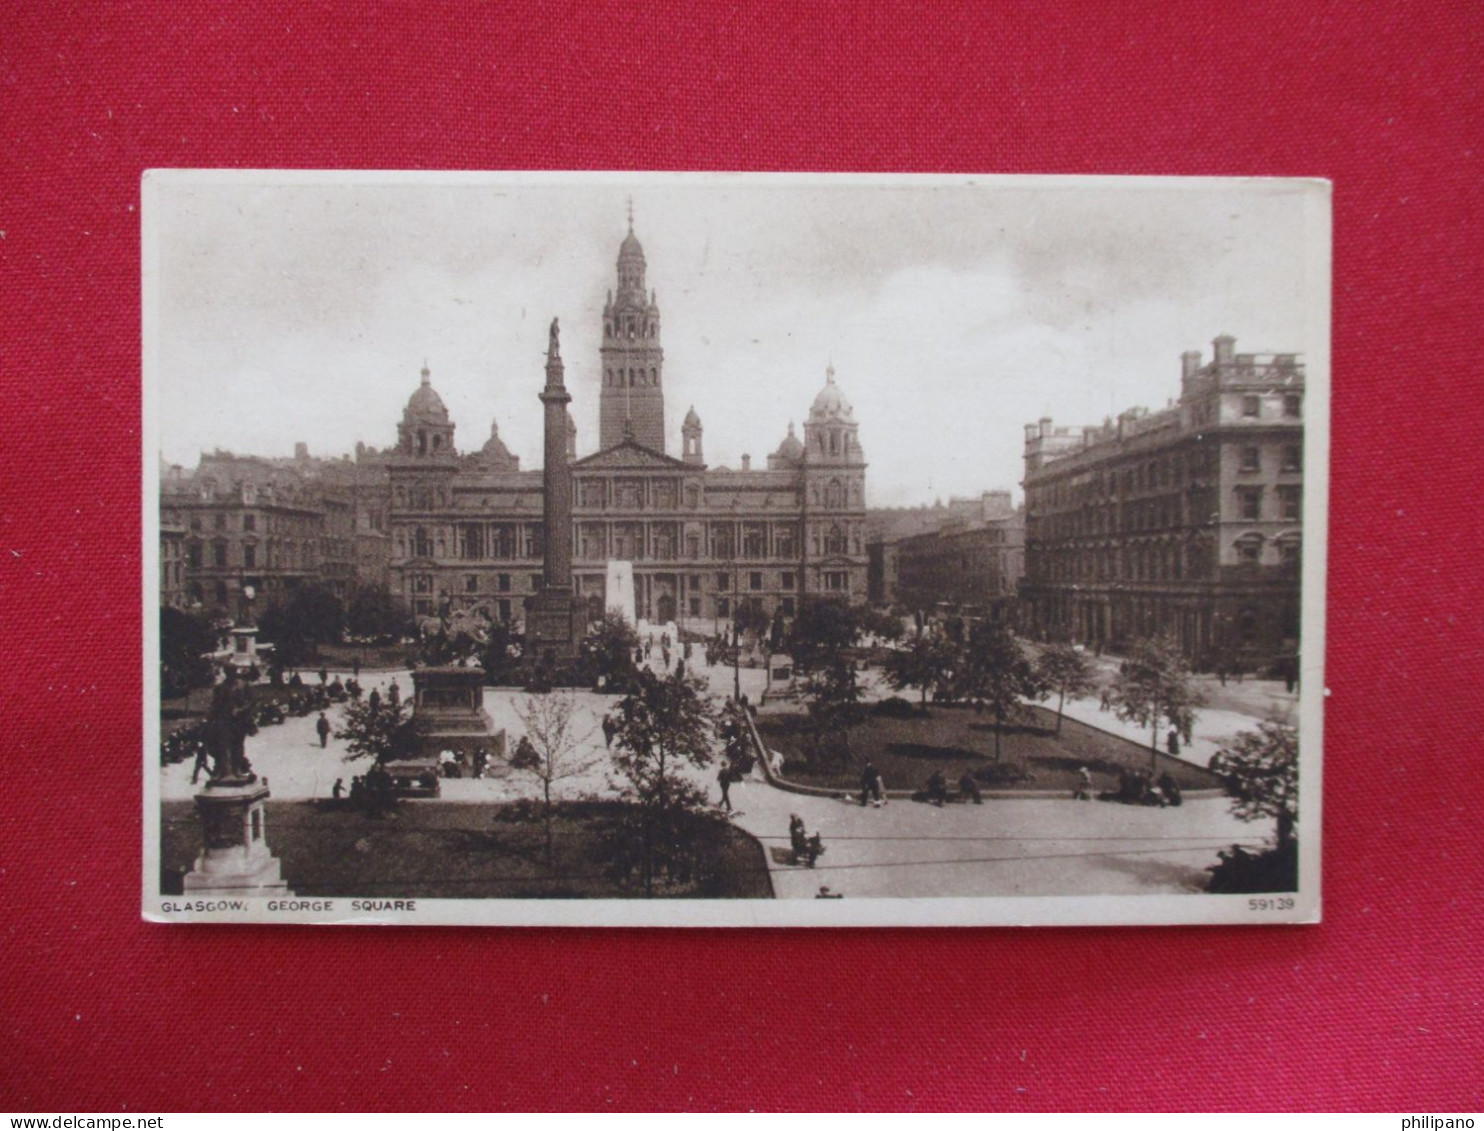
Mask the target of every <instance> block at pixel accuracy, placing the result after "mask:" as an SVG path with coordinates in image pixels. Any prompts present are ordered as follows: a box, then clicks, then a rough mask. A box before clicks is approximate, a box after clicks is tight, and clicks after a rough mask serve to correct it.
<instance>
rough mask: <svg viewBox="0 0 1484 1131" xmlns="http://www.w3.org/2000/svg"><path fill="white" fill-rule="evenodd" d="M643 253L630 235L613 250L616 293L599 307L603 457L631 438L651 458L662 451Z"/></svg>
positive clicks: (654, 306) (656, 329) (655, 331)
mask: <svg viewBox="0 0 1484 1131" xmlns="http://www.w3.org/2000/svg"><path fill="white" fill-rule="evenodd" d="M645 268H646V263H645V260H644V248H643V247H642V246H641V245H640V243H639V238H638V237H637V236H635V235H634V206H633V203H632V202H630V204H629V230H628V234H627V235H626V236H624V239H623V242H622V243H621V244H620V245H619V248H618V290H617V291H616V292H612V291H610V292H609V294H608V301H607V303H606V304H605V305H604V307H603V347H602V351H601V362H602V374H603V391H602V393H601V395H600V396H599V398H598V448H599V450H600V451H606V450H607V449H609V448H612V447H615V446H616V445H618V444H621V443H623V442H624V440H625V439H626V438H632V439H633V440H634V441H635V442H637V443H639V444H642V445H643V446H644V447H646V448H650V449H651V450H653V451H656V452H663V451H664V450H665V393H664V366H665V351H664V349H663V348H661V346H660V308H659V304H658V302H656V301H655V296H654V292H653V291H646V290H645V281H644V273H645Z"/></svg>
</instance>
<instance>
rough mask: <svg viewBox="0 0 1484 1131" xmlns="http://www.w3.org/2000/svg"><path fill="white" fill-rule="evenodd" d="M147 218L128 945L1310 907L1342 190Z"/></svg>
mask: <svg viewBox="0 0 1484 1131" xmlns="http://www.w3.org/2000/svg"><path fill="white" fill-rule="evenodd" d="M142 194H143V208H142V216H143V249H142V250H143V295H144V310H143V326H144V364H143V380H144V419H143V445H144V447H143V453H144V483H143V523H144V575H143V590H144V594H143V595H144V623H145V640H144V660H143V673H144V689H145V690H144V724H145V725H144V735H145V743H144V782H145V788H144V812H143V845H144V854H143V914H144V916H145V918H146V919H149V920H153V921H157V922H170V923H202V922H274V923H323V924H388V923H389V924H466V925H512V926H520V925H570V926H871V925H892V926H913V925H922V926H951V925H1004V926H1010V925H1052V924H1058V925H1078V924H1086V925H1092V924H1182V923H1252V924H1257V923H1295V922H1317V921H1318V918H1319V875H1320V868H1319V863H1320V777H1321V774H1320V743H1321V737H1322V725H1321V723H1322V709H1323V708H1322V705H1323V699H1324V678H1323V658H1324V578H1325V550H1326V545H1325V529H1326V521H1327V494H1328V462H1329V424H1328V418H1329V406H1330V396H1329V389H1330V376H1329V368H1330V345H1329V342H1330V328H1329V316H1330V274H1331V265H1330V227H1331V225H1330V186H1329V185H1328V183H1326V182H1323V181H1317V180H1282V179H1214V178H1212V179H1205V178H1199V179H1198V178H1133V177H1128V178H1121V177H1020V176H969V175H943V176H917V175H914V176H905V175H903V176H898V175H868V176H856V175H848V176H847V175H820V174H807V175H805V174H766V175H764V174H692V173H649V174H639V173H510V172H506V173H426V172H415V173H414V172H293V171H224V170H153V171H150V172H148V173H146V174H145V177H144V181H143V189H142Z"/></svg>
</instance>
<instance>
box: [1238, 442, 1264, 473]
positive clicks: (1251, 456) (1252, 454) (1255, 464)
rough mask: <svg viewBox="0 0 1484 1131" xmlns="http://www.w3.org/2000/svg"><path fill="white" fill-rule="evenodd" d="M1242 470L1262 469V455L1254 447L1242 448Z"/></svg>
mask: <svg viewBox="0 0 1484 1131" xmlns="http://www.w3.org/2000/svg"><path fill="white" fill-rule="evenodd" d="M1242 470H1243V471H1261V470H1262V455H1261V453H1260V452H1259V451H1258V450H1257V449H1256V448H1252V447H1248V448H1243V449H1242Z"/></svg>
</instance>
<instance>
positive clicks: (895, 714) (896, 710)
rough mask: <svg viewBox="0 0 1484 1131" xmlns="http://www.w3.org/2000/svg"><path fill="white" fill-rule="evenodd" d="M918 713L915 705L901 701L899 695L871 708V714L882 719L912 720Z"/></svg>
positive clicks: (906, 700) (905, 700)
mask: <svg viewBox="0 0 1484 1131" xmlns="http://www.w3.org/2000/svg"><path fill="white" fill-rule="evenodd" d="M919 713H920V712H919V711H918V709H917V706H916V704H914V703H913V702H912V701H911V700H910V699H903V698H902V697H901V696H900V695H893V696H892V697H891V698H890V699H883V700H881V702H879V703H877V704H876V705H875V706H874V707H872V708H871V714H873V715H876V716H878V717H880V718H883V719H913V718H916V717H917V716H918V714H919Z"/></svg>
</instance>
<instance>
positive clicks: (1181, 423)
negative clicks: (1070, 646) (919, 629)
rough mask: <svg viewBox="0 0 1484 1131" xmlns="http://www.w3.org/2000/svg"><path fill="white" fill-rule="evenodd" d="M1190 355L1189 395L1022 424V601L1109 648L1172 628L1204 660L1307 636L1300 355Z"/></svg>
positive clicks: (1030, 620) (1259, 659)
mask: <svg viewBox="0 0 1484 1131" xmlns="http://www.w3.org/2000/svg"><path fill="white" fill-rule="evenodd" d="M1214 346H1215V352H1214V354H1213V356H1212V358H1211V360H1209V361H1206V362H1204V363H1203V362H1202V358H1201V354H1200V353H1199V352H1198V351H1190V352H1187V353H1185V354H1183V355H1182V356H1181V385H1180V398H1179V400H1178V401H1172V402H1171V403H1170V404H1169V405H1168V406H1167V407H1166V408H1164V409H1161V410H1159V411H1157V412H1149V411H1148V410H1147V409H1142V408H1136V409H1130V410H1128V411H1126V412H1124V413H1121V414H1120V415H1119V417H1118V419H1117V421H1116V422H1115V421H1113V420H1111V419H1110V420H1105V421H1104V422H1103V423H1102V424H1101V425H1091V426H1088V427H1083V428H1076V429H1073V428H1066V427H1055V426H1054V425H1053V423H1052V421H1051V420H1050V419H1049V418H1046V419H1042V420H1040V421H1038V422H1037V423H1034V424H1028V425H1026V427H1025V480H1024V486H1025V507H1026V532H1025V569H1026V576H1025V582H1024V585H1023V588H1022V593H1021V597H1022V601H1023V605H1024V608H1023V613H1024V615H1025V620H1026V622H1027V624H1028V625H1029V627H1030V628H1031V629H1032V630H1033V631H1035V632H1037V633H1039V634H1040V635H1043V636H1048V637H1060V638H1068V639H1072V640H1077V641H1081V642H1084V643H1086V644H1088V645H1090V646H1095V647H1107V648H1110V649H1113V650H1117V649H1120V648H1122V647H1124V646H1126V645H1127V644H1128V643H1129V642H1130V641H1132V640H1134V639H1137V638H1139V637H1146V636H1151V635H1154V634H1156V633H1164V632H1168V633H1171V634H1173V635H1174V636H1175V637H1176V638H1177V639H1178V640H1179V641H1180V643H1181V645H1182V647H1183V649H1184V650H1185V652H1186V654H1187V655H1188V656H1190V657H1191V658H1192V659H1193V660H1195V661H1196V662H1197V663H1198V664H1214V663H1217V662H1220V661H1221V660H1223V659H1226V660H1230V659H1237V658H1240V659H1243V660H1245V661H1246V662H1248V663H1250V664H1263V663H1266V662H1270V661H1271V660H1273V659H1274V658H1276V657H1278V656H1280V655H1283V654H1285V653H1291V652H1293V651H1295V650H1296V649H1297V647H1298V643H1299V641H1298V637H1299V581H1300V578H1299V572H1300V571H1299V554H1300V550H1301V545H1302V516H1303V452H1304V367H1303V364H1302V363H1301V361H1300V360H1299V356H1298V355H1297V354H1292V353H1279V354H1239V353H1237V352H1236V349H1235V347H1236V343H1235V341H1234V340H1233V339H1232V338H1231V337H1229V336H1226V335H1223V336H1221V337H1218V338H1217V339H1216V340H1215V342H1214Z"/></svg>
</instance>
